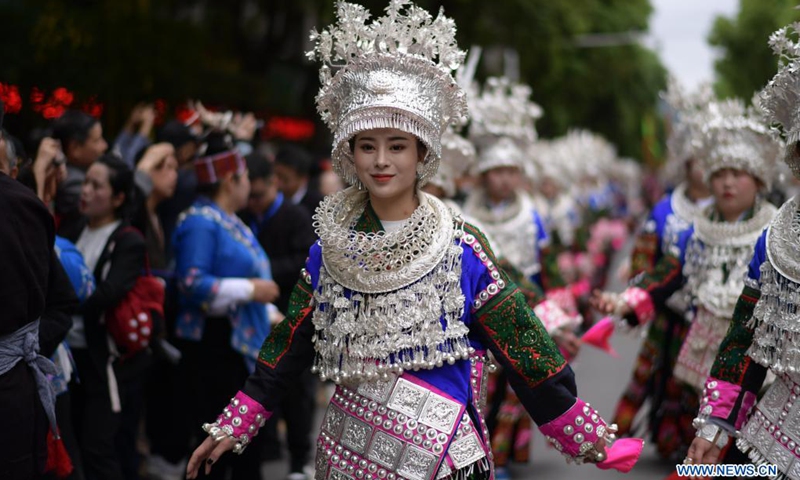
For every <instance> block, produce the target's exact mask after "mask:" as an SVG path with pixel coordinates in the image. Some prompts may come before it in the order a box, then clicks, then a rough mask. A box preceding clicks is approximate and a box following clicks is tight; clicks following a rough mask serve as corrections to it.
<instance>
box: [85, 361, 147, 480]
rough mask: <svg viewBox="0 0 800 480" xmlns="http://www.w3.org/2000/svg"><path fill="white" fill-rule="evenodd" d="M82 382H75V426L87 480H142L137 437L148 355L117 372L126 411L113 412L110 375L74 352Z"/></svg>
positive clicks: (120, 367)
mask: <svg viewBox="0 0 800 480" xmlns="http://www.w3.org/2000/svg"><path fill="white" fill-rule="evenodd" d="M72 357H73V358H74V359H75V366H76V367H77V374H78V381H77V382H74V381H73V382H72V383H70V393H71V395H72V422H73V425H74V427H75V433H76V436H77V438H78V445H79V446H80V451H81V457H82V461H83V469H84V475H85V477H86V480H131V479H132V478H134V479H135V478H137V477H138V475H137V472H136V468H137V462H138V452H137V451H136V445H135V443H136V442H135V438H136V435H137V430H136V427H135V425H138V419H139V416H140V414H141V404H142V398H143V392H142V385H143V380H144V374H145V372H146V368H147V358H146V357H144V354H142V356H140V357H134V358H132V359H129V360H126V361H125V362H124V363H123V364H122V365H117V366H116V367H115V372H116V375H115V376H116V379H117V385H118V387H119V388H118V390H119V397H120V404H121V407H122V409H121V410H122V411H121V412H113V411H112V409H111V397H110V395H109V388H108V379H107V378H106V375H105V371H102V372H101V371H100V368H99V367H98V366H97V364H96V363H95V362H94V361H93V360H92V358H91V356H90V354H89V350H87V349H80V348H73V349H72Z"/></svg>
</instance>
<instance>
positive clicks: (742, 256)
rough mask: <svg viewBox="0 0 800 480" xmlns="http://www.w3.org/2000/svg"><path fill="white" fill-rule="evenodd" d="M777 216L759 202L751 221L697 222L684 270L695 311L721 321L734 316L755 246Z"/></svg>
mask: <svg viewBox="0 0 800 480" xmlns="http://www.w3.org/2000/svg"><path fill="white" fill-rule="evenodd" d="M710 208H713V207H710ZM775 212H776V209H775V207H773V206H772V205H771V204H769V203H762V202H759V204H757V206H756V212H755V214H754V215H753V217H752V218H751V219H749V220H745V221H741V222H736V223H730V222H715V221H712V220H710V219H709V218H708V216H701V217H699V218H697V219H695V222H694V235H693V236H692V238H691V239H690V240H689V243H688V245H687V246H686V259H685V263H684V267H683V274H684V276H685V278H686V285H685V287H684V291H686V292H688V293H689V294H690V295H691V297H692V304H693V305H694V306H695V307H699V308H704V309H706V310H708V311H709V312H711V313H712V314H714V315H715V316H718V317H724V318H728V319H730V318H731V317H732V316H733V310H734V307H735V306H736V302H737V301H738V299H739V295H740V294H741V293H742V288H743V287H744V277H745V275H746V274H747V266H748V265H749V264H750V259H751V258H752V257H753V245H754V244H755V242H756V240H758V237H759V236H761V232H763V230H764V228H765V227H766V226H767V225H768V224H769V222H770V221H771V220H772V217H773V216H774V215H775Z"/></svg>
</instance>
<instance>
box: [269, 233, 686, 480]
mask: <svg viewBox="0 0 800 480" xmlns="http://www.w3.org/2000/svg"><path fill="white" fill-rule="evenodd" d="M617 257H618V258H617V259H616V261H615V262H614V264H615V266H614V268H613V269H612V271H616V266H617V265H618V264H619V263H620V261H621V259H622V258H625V257H627V248H626V249H624V250H623V251H620V252H619V253H618V255H617ZM611 289H621V285H620V283H619V281H616V280H615V281H614V282H613V283H612V285H611ZM640 343H641V339H640V337H639V336H637V335H633V334H628V335H624V334H616V335H615V337H614V338H613V339H612V345H613V346H614V348H615V349H616V350H617V352H619V354H620V358H612V357H610V356H609V355H607V354H605V353H603V352H600V351H599V350H596V349H592V348H591V347H586V348H584V349H583V350H582V351H581V353H580V354H579V356H578V358H577V359H576V361H575V362H574V363H573V369H574V371H575V375H576V378H577V383H578V393H579V395H580V396H581V397H582V398H584V399H585V400H586V401H589V402H590V403H591V404H592V405H593V406H594V407H595V408H597V409H598V410H599V411H600V413H601V414H602V415H603V417H604V418H606V419H610V417H611V416H612V414H613V412H614V406H615V405H616V402H617V399H618V397H619V394H620V392H621V391H622V389H623V388H624V386H625V385H626V384H627V382H628V379H629V377H630V373H631V371H632V366H633V361H634V359H635V357H636V353H637V352H638V350H639V344H640ZM532 448H533V454H532V457H531V458H532V460H531V462H530V463H529V464H527V465H514V466H512V468H511V473H512V476H513V478H515V479H535V480H562V479H577V478H579V479H581V480H595V479H597V480H610V479H628V480H641V479H656V480H661V479H664V478H665V477H667V476H668V475H669V474H670V473H672V472H673V471H674V468H675V467H674V465H669V464H666V463H664V462H662V461H660V460H658V457H657V455H656V453H655V450H654V447H653V446H651V445H648V444H646V445H645V450H644V452H643V453H642V458H641V460H640V461H639V463H638V464H637V465H636V466H635V467H634V469H633V470H632V471H631V472H630V473H629V474H627V475H623V474H621V473H619V472H616V471H604V470H600V469H598V468H595V467H593V466H591V465H581V466H576V465H567V464H566V463H565V461H564V459H563V457H562V456H561V455H560V454H559V453H558V452H556V451H555V450H554V449H552V448H547V446H546V445H545V443H544V439H543V438H542V436H541V434H539V433H538V432H537V433H536V434H535V437H534V441H533V447H532ZM286 475H287V467H286V462H281V461H278V462H271V463H267V464H265V465H264V479H265V480H283V479H284V478H285V477H286Z"/></svg>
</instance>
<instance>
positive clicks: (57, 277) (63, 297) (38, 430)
mask: <svg viewBox="0 0 800 480" xmlns="http://www.w3.org/2000/svg"><path fill="white" fill-rule="evenodd" d="M0 111H2V106H0ZM3 143H4V140H0V147H3V148H4V145H2V144H3ZM54 241H55V225H54V223H53V218H52V216H51V215H50V212H48V211H47V208H46V207H45V206H44V204H43V203H42V202H41V201H40V200H39V199H38V198H37V197H36V195H35V194H34V193H33V192H31V191H30V190H29V189H28V188H26V187H25V186H23V185H22V184H20V183H18V182H17V181H16V180H14V179H13V178H11V177H9V176H8V175H6V173H5V172H3V171H0V265H2V266H3V274H2V275H0V305H2V306H3V307H2V308H3V313H2V315H0V372H3V373H2V374H0V412H3V418H4V424H5V428H7V429H8V430H7V431H8V432H13V434H11V435H4V436H2V437H0V452H3V453H2V455H0V478H3V479H14V480H17V479H30V478H38V475H39V474H41V473H42V471H43V470H44V465H45V461H46V460H47V446H46V436H47V430H48V427H49V421H48V414H47V412H46V410H45V408H46V407H45V405H47V402H46V401H43V399H42V398H40V393H39V386H38V385H37V380H41V379H42V377H39V378H37V377H38V376H39V375H40V374H41V375H44V372H42V370H40V368H41V362H42V361H44V359H42V358H41V357H38V356H37V355H34V353H35V354H38V355H42V356H50V355H52V354H53V352H54V351H55V349H56V347H57V346H58V344H59V343H61V341H62V340H63V339H64V336H65V335H66V333H67V331H68V330H69V328H70V326H71V321H70V318H69V312H70V311H71V310H72V308H73V307H74V306H75V304H76V303H77V299H76V298H75V294H74V292H72V289H71V287H70V285H69V280H68V279H67V277H66V274H65V273H64V270H63V268H62V267H61V265H60V263H59V261H58V258H57V257H56V254H55V252H54V250H53V243H54ZM37 321H38V328H37V327H36V325H35V322H37ZM28 329H30V330H31V333H37V332H36V331H37V330H38V345H35V344H32V343H29V342H27V341H25V342H23V341H21V339H20V338H19V337H20V332H22V331H24V330H28ZM12 347H16V349H22V350H23V351H24V352H25V353H24V355H23V356H20V355H15V354H12V353H10V351H11V349H12ZM2 351H6V352H9V353H6V354H3V353H2ZM34 359H35V360H34ZM37 372H38V373H37ZM44 381H45V383H46V384H47V385H49V382H47V380H46V377H45V378H44ZM53 406H54V405H53V404H50V405H49V407H50V408H51V411H50V413H51V414H52V413H53V412H52V407H53Z"/></svg>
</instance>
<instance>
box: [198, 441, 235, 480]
mask: <svg viewBox="0 0 800 480" xmlns="http://www.w3.org/2000/svg"><path fill="white" fill-rule="evenodd" d="M234 446H236V440H234V439H233V438H231V437H227V438H224V439H222V440H220V441H219V442H215V441H214V439H213V438H211V436H209V437H207V438H206V439H205V441H204V442H203V443H201V444H200V446H199V447H197V449H196V450H195V451H194V453H192V458H190V459H189V464H188V465H186V478H188V479H193V478H197V474H198V472H199V471H200V467H201V466H203V465H205V469H206V475H208V474H210V473H211V466H212V465H214V464H215V463H217V461H219V457H221V456H222V454H223V453H225V452H228V451H230V450H233V447H234Z"/></svg>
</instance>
